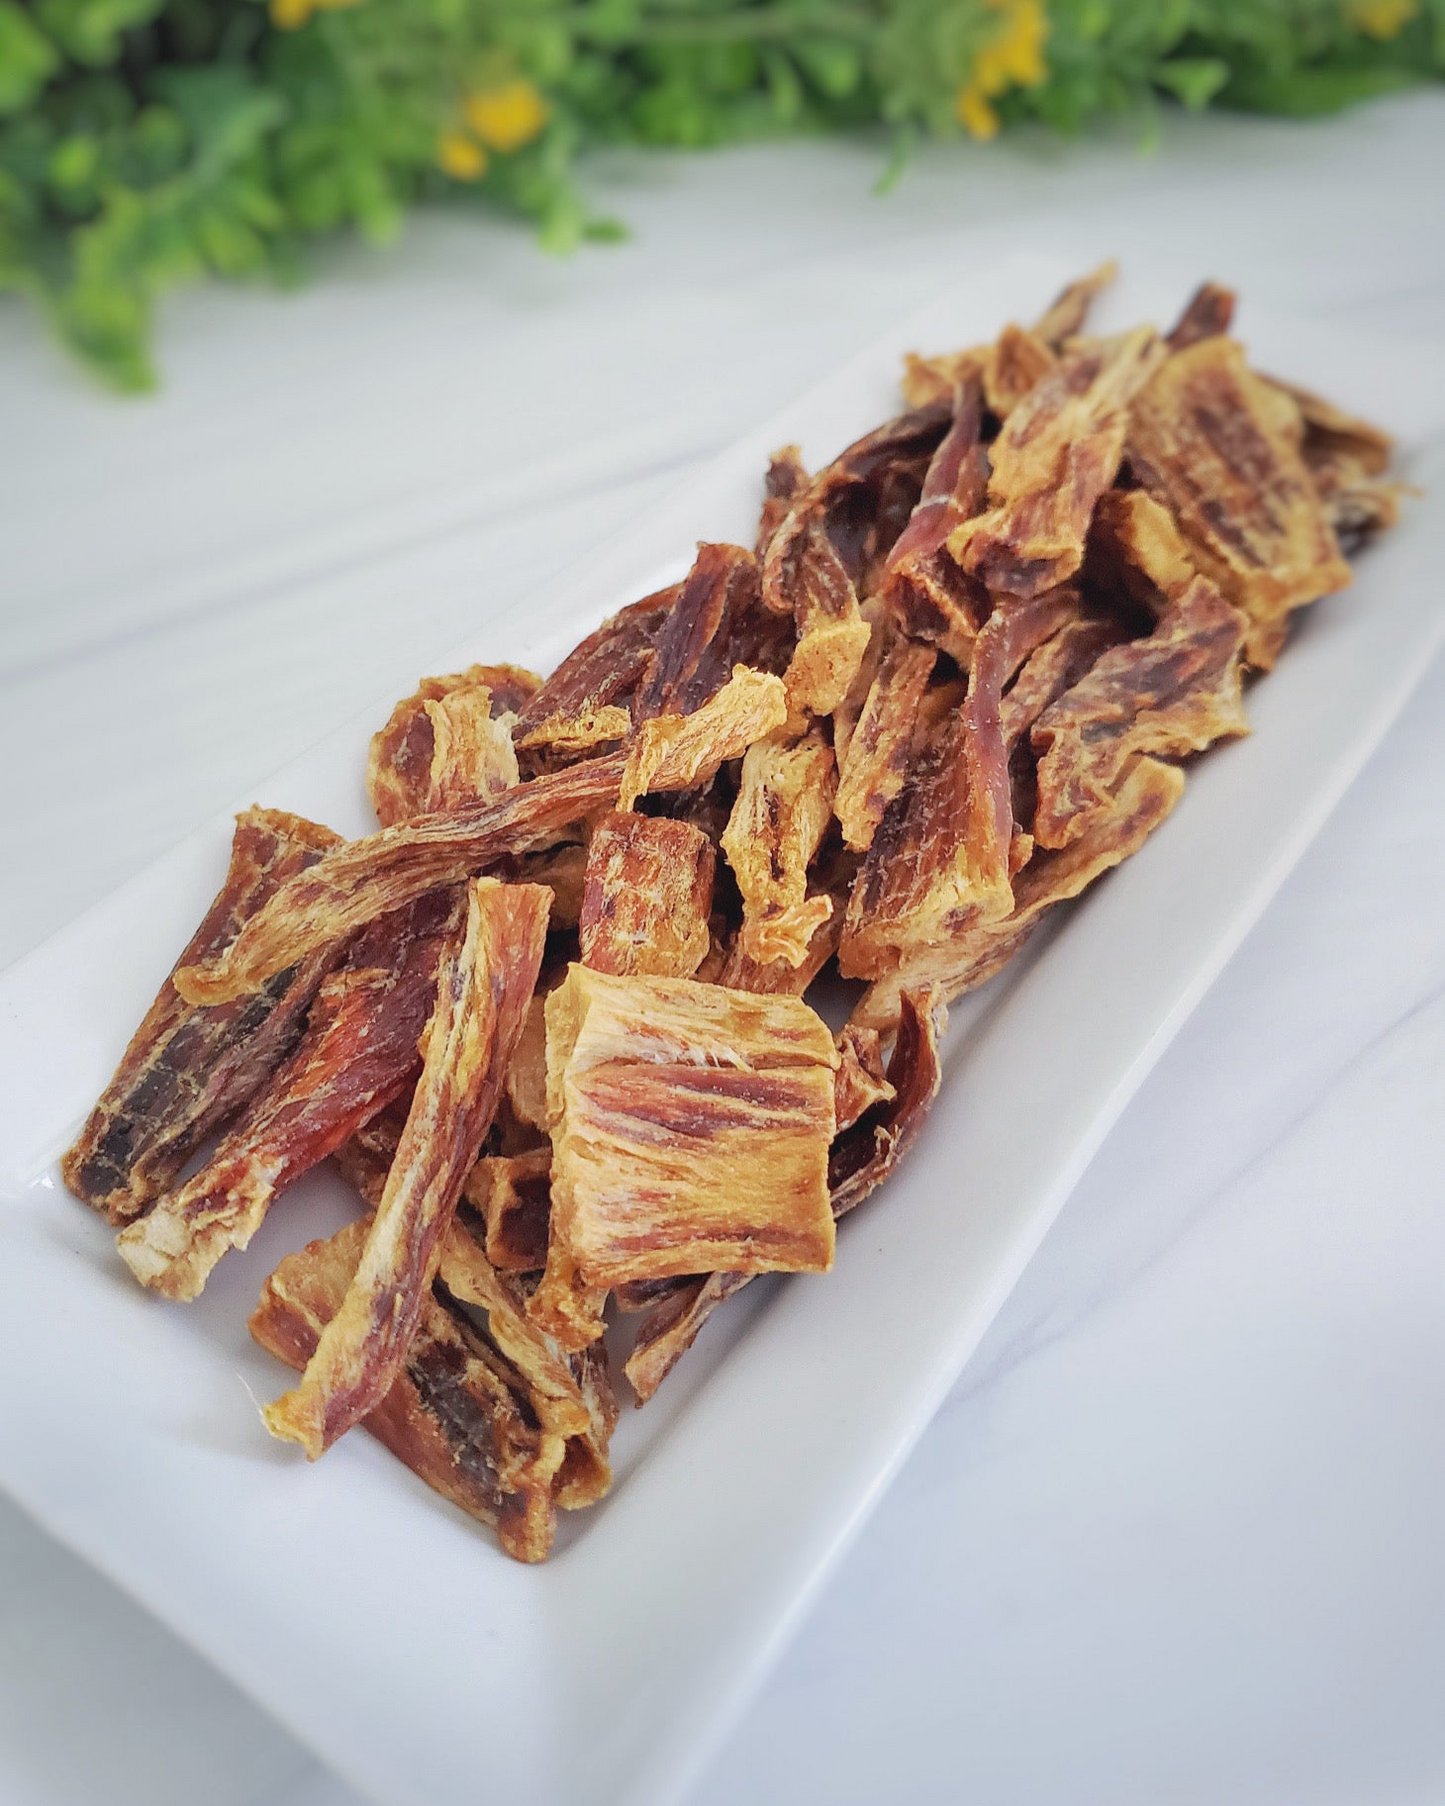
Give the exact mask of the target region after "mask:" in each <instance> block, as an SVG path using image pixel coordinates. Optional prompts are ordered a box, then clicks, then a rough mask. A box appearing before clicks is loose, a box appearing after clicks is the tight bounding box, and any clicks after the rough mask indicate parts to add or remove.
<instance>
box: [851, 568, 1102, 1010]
mask: <svg viewBox="0 0 1445 1806" xmlns="http://www.w3.org/2000/svg"><path fill="white" fill-rule="evenodd" d="M1077 609H1078V599H1077V597H1076V596H1075V595H1074V593H1073V592H1072V591H1070V590H1067V589H1065V590H1060V591H1057V592H1054V593H1053V594H1049V595H1045V596H1041V597H1038V598H1036V599H1035V600H1033V601H1030V602H1019V601H1014V602H1011V603H1010V604H1009V606H1008V607H1006V608H1000V609H999V610H998V611H997V612H996V613H995V614H994V616H993V617H992V618H991V619H990V620H989V622H988V623H987V625H986V626H985V627H984V629H983V631H982V632H981V633H980V635H979V638H978V645H977V648H976V650H975V654H974V660H973V667H972V670H971V672H970V674H969V683H968V695H967V699H966V701H965V702H964V705H963V707H962V708H961V709H959V710H957V711H956V712H955V713H953V714H951V715H948V716H946V717H945V718H944V720H943V722H942V724H941V726H940V728H939V730H938V731H937V732H936V734H935V736H934V738H933V739H932V740H931V741H930V742H929V743H928V744H927V745H925V746H924V748H923V750H922V751H921V752H920V753H919V755H918V756H917V758H916V759H915V760H914V763H913V767H912V769H911V770H910V773H909V777H908V780H907V782H906V784H905V786H904V788H903V790H902V791H901V792H900V793H899V795H898V796H897V797H896V798H895V799H894V800H893V802H892V803H891V804H890V805H889V806H888V809H887V811H886V812H885V814H884V816H883V820H882V822H881V823H880V824H879V826H878V830H877V832H876V833H875V834H874V836H873V841H872V844H871V845H870V847H869V849H868V854H867V857H866V859H865V860H864V862H863V869H862V871H861V872H860V873H859V876H858V881H857V883H856V884H855V885H854V887H853V894H852V896H851V898H850V899H849V903H848V915H847V920H846V922H845V923H844V927H843V938H842V942H841V945H840V947H839V956H838V957H839V966H840V968H841V970H842V971H843V973H844V975H845V976H846V977H849V978H874V977H877V976H879V975H880V974H881V973H882V972H883V971H885V970H887V969H888V968H889V967H891V966H892V965H893V964H894V963H895V962H896V959H897V957H898V955H899V953H900V951H901V950H902V949H904V948H907V947H909V946H916V945H921V944H925V943H927V942H928V941H930V940H932V939H933V938H935V937H936V936H937V935H938V934H939V933H941V932H942V929H943V924H944V923H945V922H946V921H947V920H948V919H949V918H950V917H952V916H954V915H956V914H957V913H958V912H959V911H960V910H967V909H978V910H981V911H982V912H983V914H984V915H985V916H986V917H987V918H989V919H993V918H996V917H1001V916H1005V915H1007V914H1008V912H1009V910H1010V909H1011V908H1012V906H1013V893H1012V891H1011V889H1010V883H1009V880H1010V860H1009V853H1010V847H1011V844H1012V841H1013V827H1014V823H1013V795H1012V787H1011V783H1010V775H1009V758H1008V749H1007V747H1006V746H1005V744H1004V738H1003V730H1002V726H1001V719H1000V711H1001V708H1002V699H1003V691H1004V687H1005V685H1006V684H1007V683H1008V681H1009V680H1010V679H1011V678H1012V677H1013V676H1014V674H1015V673H1016V672H1017V670H1018V668H1019V666H1020V665H1021V664H1022V663H1023V662H1024V660H1025V659H1026V658H1027V657H1028V655H1029V654H1030V653H1031V652H1032V651H1033V650H1034V648H1035V647H1036V646H1038V645H1040V644H1042V643H1043V641H1044V640H1046V639H1047V638H1049V636H1050V635H1051V634H1053V633H1055V632H1057V630H1058V629H1059V628H1060V627H1061V626H1062V625H1063V624H1064V622H1065V621H1067V620H1070V619H1072V618H1073V617H1074V616H1075V614H1076V613H1077Z"/></svg>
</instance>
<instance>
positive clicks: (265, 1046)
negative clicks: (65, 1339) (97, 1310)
mask: <svg viewBox="0 0 1445 1806" xmlns="http://www.w3.org/2000/svg"><path fill="white" fill-rule="evenodd" d="M339 844H340V836H339V835H336V834H333V833H332V832H331V830H330V829H329V828H322V827H318V826H317V824H316V823H315V822H309V821H305V820H303V819H302V817H300V816H299V815H288V814H286V813H285V812H284V811H282V810H279V809H248V810H246V811H245V813H244V814H242V815H239V816H238V817H237V818H236V832H235V835H234V837H233V839H232V842H231V860H230V866H229V868H228V870H227V872H226V879H225V882H224V884H223V885H222V886H221V889H220V891H219V893H218V894H217V896H216V899H215V901H214V902H213V903H212V904H211V907H210V908H209V909H208V910H207V912H206V915H205V917H204V919H203V920H202V922H201V925H200V927H199V928H197V930H196V932H195V934H194V935H193V936H192V937H191V939H190V942H189V943H188V944H187V946H186V949H185V951H184V952H183V953H182V954H181V956H180V958H179V959H178V960H177V962H176V965H175V968H174V969H173V970H172V972H171V975H170V977H168V978H167V979H166V981H165V983H164V984H163V985H162V986H161V988H160V990H159V992H158V993H157V995H156V999H155V1002H154V1003H152V1005H151V1007H150V1009H149V1010H148V1011H147V1012H146V1015H145V1019H144V1020H143V1021H142V1023H141V1025H140V1027H139V1028H138V1029H137V1030H136V1032H135V1034H134V1035H133V1036H132V1037H131V1041H130V1045H129V1046H128V1047H127V1048H126V1050H125V1053H124V1054H123V1055H122V1056H121V1061H120V1064H119V1066H118V1067H117V1068H116V1071H115V1076H114V1077H113V1078H112V1079H111V1081H110V1083H109V1084H108V1085H107V1086H106V1088H105V1090H104V1091H103V1092H102V1093H101V1096H100V1100H99V1102H98V1103H97V1104H96V1106H95V1108H94V1109H93V1110H92V1111H91V1113H90V1115H89V1117H88V1118H87V1119H86V1123H85V1126H84V1128H83V1129H82V1130H81V1132H80V1134H79V1136H77V1138H76V1140H75V1143H74V1145H73V1146H72V1147H71V1148H70V1149H69V1151H68V1152H67V1153H66V1154H65V1156H64V1157H63V1159H62V1160H61V1163H60V1170H61V1174H62V1176H63V1178H64V1180H65V1183H66V1184H67V1185H68V1186H69V1188H70V1189H71V1191H72V1192H74V1193H75V1195H76V1197H78V1198H83V1199H84V1200H85V1202H86V1203H87V1204H89V1205H91V1206H92V1207H93V1208H94V1209H95V1210H98V1211H99V1212H100V1214H101V1215H102V1216H103V1217H104V1218H105V1219H106V1221H107V1222H109V1223H113V1224H116V1225H119V1224H122V1223H127V1222H129V1221H130V1220H131V1219H132V1218H134V1217H136V1216H139V1215H140V1214H141V1212H142V1211H143V1210H145V1209H146V1207H147V1206H148V1205H149V1204H150V1202H151V1201H152V1199H154V1198H156V1197H158V1196H159V1195H160V1194H161V1192H163V1191H164V1190H165V1189H166V1187H167V1186H168V1185H169V1184H170V1183H171V1182H172V1181H173V1180H174V1179H175V1178H176V1176H177V1175H178V1174H179V1172H180V1171H181V1168H182V1167H183V1166H184V1165H185V1164H186V1161H187V1160H188V1159H189V1158H190V1156H191V1155H192V1154H193V1153H194V1152H195V1151H196V1150H197V1148H199V1147H200V1146H201V1145H202V1144H203V1143H204V1142H205V1141H206V1140H208V1139H209V1138H210V1137H211V1136H212V1135H214V1134H215V1133H216V1132H217V1131H218V1130H221V1129H224V1128H225V1127H226V1126H227V1124H228V1123H230V1122H231V1121H232V1120H233V1119H234V1118H235V1116H236V1115H237V1114H238V1113H239V1111H240V1110H241V1109H243V1108H244V1106H245V1105H246V1103H247V1102H248V1101H249V1100H250V1099H251V1098H252V1097H253V1096H254V1095H255V1093H256V1092H257V1091H258V1090H259V1088H260V1087H261V1086H262V1085H264V1084H265V1082H266V1080H267V1079H268V1078H269V1077H270V1075H271V1074H272V1072H274V1071H275V1069H276V1067H277V1066H279V1065H280V1063H281V1061H282V1060H283V1059H284V1058H285V1057H286V1055H287V1054H288V1053H289V1052H290V1050H291V1047H292V1045H293V1044H294V1043H295V1041H296V1039H297V1037H298V1036H299V1035H300V1033H301V1028H302V1024H303V1022H304V1020H305V1015H306V1010H307V1007H308V1005H309V1004H310V1002H311V999H312V997H313V996H314V995H315V992H316V987H317V986H318V985H319V984H320V982H321V980H322V978H323V977H324V976H325V973H326V969H327V966H328V964H329V963H330V957H329V956H328V955H327V954H325V953H322V952H318V951H317V950H315V949H311V948H307V949H305V950H304V955H310V957H305V956H304V955H301V954H298V955H297V956H295V960H294V961H293V960H286V961H282V962H279V964H280V965H282V966H285V967H286V968H288V969H286V970H277V969H275V968H273V969H272V971H271V972H268V973H267V974H266V975H265V976H266V978H267V979H268V981H269V982H268V983H266V984H265V986H264V987H263V988H260V989H258V990H257V991H256V992H255V994H254V995H252V996H250V997H247V998H244V999H241V1000H237V1001H234V1002H232V1001H227V1002H223V1003H220V1004H218V1005H215V1006H213V1007H211V1008H197V1007H196V1006H195V1005H194V1004H192V1003H189V1002H187V1001H186V1000H185V999H184V998H183V997H182V996H181V995H180V993H179V992H178V991H177V990H176V987H175V984H174V979H175V974H176V972H177V971H179V970H180V969H181V968H182V967H185V966H190V965H193V964H195V963H196V962H198V961H204V960H212V959H215V958H217V957H219V956H221V955H223V954H224V953H225V952H226V950H227V949H228V948H229V947H230V946H232V945H233V944H234V942H235V940H236V938H237V936H238V934H239V933H240V932H241V931H242V929H243V928H244V925H245V924H246V923H247V922H248V921H251V920H253V919H254V918H255V916H256V915H257V913H258V912H259V911H260V910H261V909H262V908H263V907H264V905H265V904H266V902H267V901H268V900H269V899H270V898H271V897H272V896H274V895H275V893H276V892H277V891H278V890H279V889H280V888H281V887H282V886H283V885H284V884H285V882H286V880H287V879H288V878H290V877H292V876H293V875H295V874H296V873H299V872H302V871H304V870H305V869H306V868H307V867H308V866H311V865H314V864H315V863H316V862H317V860H318V859H320V857H321V856H322V854H323V853H325V852H326V851H327V850H328V849H329V848H331V847H335V846H338V845H339Z"/></svg>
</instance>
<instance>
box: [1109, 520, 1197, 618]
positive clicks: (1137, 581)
mask: <svg viewBox="0 0 1445 1806" xmlns="http://www.w3.org/2000/svg"><path fill="white" fill-rule="evenodd" d="M1085 574H1086V576H1087V577H1088V578H1089V579H1091V580H1092V582H1093V583H1094V586H1095V587H1096V588H1097V589H1099V590H1102V591H1103V592H1104V593H1106V594H1115V595H1121V596H1125V597H1128V598H1129V600H1130V601H1133V602H1136V603H1138V604H1139V605H1140V606H1141V607H1143V608H1147V609H1149V610H1150V612H1151V613H1153V614H1155V615H1161V614H1163V612H1164V610H1165V609H1166V608H1167V607H1168V605H1169V603H1170V602H1171V601H1172V600H1174V599H1175V598H1176V597H1178V596H1179V595H1181V594H1182V593H1183V592H1184V590H1185V589H1187V588H1188V586H1189V584H1190V582H1191V581H1192V579H1193V578H1194V577H1195V575H1196V572H1195V569H1194V562H1193V560H1192V559H1191V558H1190V556H1189V547H1188V545H1187V544H1186V543H1185V540H1184V536H1183V534H1182V533H1181V532H1180V531H1179V528H1178V527H1177V526H1176V525H1175V522H1174V516H1173V515H1172V514H1171V513H1170V512H1169V510H1168V509H1167V508H1165V507H1164V506H1163V505H1162V504H1161V503H1159V502H1156V501H1155V499H1154V497H1153V496H1152V495H1150V494H1149V492H1148V491H1147V490H1145V489H1111V490H1109V491H1108V492H1107V493H1106V494H1104V495H1101V496H1100V497H1099V504H1098V506H1097V507H1096V508H1095V510H1094V519H1093V523H1092V525H1091V526H1090V528H1089V551H1088V559H1087V562H1086V565H1085Z"/></svg>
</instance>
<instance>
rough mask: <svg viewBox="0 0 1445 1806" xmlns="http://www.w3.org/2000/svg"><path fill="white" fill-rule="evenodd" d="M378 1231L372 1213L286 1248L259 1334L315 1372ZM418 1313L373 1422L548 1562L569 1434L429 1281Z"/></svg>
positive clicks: (461, 1502)
mask: <svg viewBox="0 0 1445 1806" xmlns="http://www.w3.org/2000/svg"><path fill="white" fill-rule="evenodd" d="M367 1228H368V1225H367V1223H366V1222H365V1221H364V1220H363V1221H359V1222H356V1223H349V1224H347V1226H346V1228H344V1229H342V1230H341V1231H339V1233H338V1234H336V1235H334V1236H332V1237H331V1238H330V1239H329V1240H327V1241H318V1242H312V1243H310V1244H309V1246H307V1247H306V1248H303V1249H301V1250H300V1251H299V1252H298V1253H296V1254H289V1255H287V1256H286V1258H285V1259H284V1260H283V1261H282V1262H281V1264H280V1265H279V1266H278V1267H277V1269H276V1271H275V1272H274V1273H273V1274H272V1275H271V1277H270V1278H269V1279H268V1280H267V1281H266V1284H265V1287H264V1289H263V1290H262V1293H261V1301H260V1303H259V1304H258V1305H257V1306H256V1309H255V1311H254V1313H253V1314H252V1317H251V1321H250V1329H251V1334H252V1335H253V1336H254V1337H255V1339H256V1341H257V1342H259V1343H260V1345H261V1346H262V1348H264V1349H266V1350H267V1351H268V1352H269V1353H271V1354H273V1355H275V1356H276V1357H277V1358H278V1359H279V1360H281V1361H284V1362H285V1363H286V1365H287V1366H288V1367H293V1368H296V1369H298V1370H300V1369H304V1368H306V1367H307V1366H309V1364H310V1363H311V1361H312V1360H313V1359H314V1358H315V1354H316V1350H317V1347H318V1345H319V1344H320V1342H321V1340H322V1338H323V1336H324V1334H325V1332H326V1328H327V1326H328V1325H329V1324H330V1323H331V1322H332V1321H334V1319H335V1318H336V1315H337V1313H338V1312H339V1311H340V1310H341V1309H342V1307H343V1301H344V1299H345V1298H346V1296H347V1294H348V1292H349V1290H350V1287H351V1285H352V1282H353V1280H354V1278H355V1274H356V1270H357V1266H358V1263H359V1261H360V1259H361V1255H362V1250H363V1247H364V1245H365V1242H366V1236H367ZM416 1317H417V1324H416V1332H415V1334H414V1336H413V1337H412V1339H411V1344H410V1347H409V1348H408V1349H407V1350H406V1351H405V1358H404V1359H403V1361H402V1362H401V1365H400V1367H399V1370H398V1372H397V1374H396V1377H395V1378H394V1379H393V1380H392V1382H391V1385H390V1387H389V1388H388V1389H387V1391H386V1392H385V1393H384V1394H383V1396H382V1397H381V1398H380V1399H379V1400H378V1401H377V1403H376V1404H375V1405H374V1406H373V1408H372V1409H371V1411H370V1412H369V1413H368V1414H367V1416H366V1417H365V1418H364V1419H363V1423H364V1425H365V1427H366V1428H367V1429H368V1430H369V1431H370V1432H371V1434H372V1435H373V1436H375V1437H376V1438H377V1440H378V1441H379V1442H381V1443H383V1444H384V1445H385V1446H386V1447H387V1448H388V1449H390V1450H391V1452H392V1454H393V1455H395V1456H396V1457H397V1459H398V1460H399V1461H402V1462H404V1463H405V1464H406V1466H407V1467H409V1468H410V1469H411V1470H412V1472H413V1473H414V1474H416V1475H417V1476H418V1477H419V1478H420V1479H422V1480H424V1481H425V1482H426V1484H427V1485H428V1486H430V1487H431V1488H432V1489H433V1491H435V1492H439V1493H440V1494H441V1495H442V1497H443V1498H446V1499H450V1500H451V1502H452V1503H453V1504H454V1505H458V1506H460V1507H461V1509H462V1510H463V1511H465V1512H466V1513H467V1514H468V1515H469V1516H471V1517H474V1518H476V1519H478V1520H479V1521H480V1522H482V1523H484V1524H492V1525H495V1526H496V1530H497V1536H498V1540H499V1541H500V1543H501V1545H502V1547H503V1548H504V1549H505V1550H506V1552H507V1553H508V1554H509V1555H511V1556H514V1557H515V1558H516V1559H517V1560H518V1561H542V1560H544V1559H545V1558H546V1556H547V1555H548V1553H549V1552H550V1550H551V1546H552V1534H553V1527H554V1515H553V1486H554V1484H555V1481H556V1476H557V1472H558V1469H559V1466H560V1463H561V1461H562V1459H563V1456H564V1453H565V1448H564V1444H563V1442H562V1440H561V1439H560V1438H558V1437H557V1436H555V1435H550V1434H548V1433H546V1432H545V1431H544V1430H543V1428H542V1427H541V1426H540V1425H539V1423H538V1420H537V1417H536V1415H535V1414H534V1412H533V1409H532V1405H531V1401H530V1398H529V1396H528V1392H527V1388H526V1386H525V1383H524V1382H523V1380H522V1377H521V1375H520V1374H519V1373H518V1372H517V1371H516V1369H515V1368H514V1367H513V1366H512V1364H511V1363H510V1362H509V1361H507V1360H505V1359H504V1358H503V1357H502V1356H501V1355H500V1354H499V1353H498V1352H497V1351H496V1350H495V1349H493V1348H491V1347H489V1345H488V1344H487V1342H486V1341H485V1340H484V1339H483V1338H482V1337H481V1336H480V1335H478V1334H477V1333H476V1332H475V1331H474V1330H473V1329H472V1328H471V1326H470V1325H469V1324H468V1323H466V1322H465V1321H464V1320H463V1319H462V1318H461V1317H460V1315H458V1314H455V1313H453V1312H452V1311H450V1310H448V1309H447V1308H446V1306H445V1305H444V1304H443V1303H442V1302H441V1301H440V1300H439V1299H438V1298H437V1297H435V1296H434V1295H433V1293H432V1291H431V1289H430V1287H428V1288H427V1289H426V1290H425V1293H424V1295H423V1297H422V1298H421V1300H420V1303H419V1308H418V1310H417V1313H416Z"/></svg>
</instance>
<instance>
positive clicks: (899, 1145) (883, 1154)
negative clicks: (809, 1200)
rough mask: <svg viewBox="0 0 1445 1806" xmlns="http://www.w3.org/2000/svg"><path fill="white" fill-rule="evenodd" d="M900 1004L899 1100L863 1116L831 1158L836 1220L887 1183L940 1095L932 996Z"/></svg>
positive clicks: (893, 1080)
mask: <svg viewBox="0 0 1445 1806" xmlns="http://www.w3.org/2000/svg"><path fill="white" fill-rule="evenodd" d="M899 1002H900V1005H901V1009H900V1014H899V1018H898V1035H897V1039H896V1040H895V1041H894V1043H893V1052H892V1054H891V1055H890V1056H889V1060H888V1081H889V1083H890V1084H891V1085H892V1086H893V1089H894V1093H895V1095H894V1096H893V1097H891V1098H889V1099H888V1100H887V1102H886V1103H881V1104H875V1105H874V1107H873V1108H872V1109H871V1110H867V1111H865V1112H864V1114H863V1115H862V1116H860V1117H859V1119H858V1121H857V1122H856V1123H855V1124H854V1125H853V1127H852V1128H851V1129H849V1130H848V1131H847V1133H846V1134H844V1135H840V1136H839V1137H838V1139H837V1140H836V1141H835V1142H834V1143H833V1148H832V1151H831V1153H830V1154H829V1156H828V1189H829V1191H830V1192H831V1193H832V1197H833V1215H834V1216H835V1217H841V1216H846V1215H847V1213H848V1212H849V1211H850V1210H852V1209H854V1207H855V1206H857V1205H859V1204H861V1203H862V1202H863V1200H864V1199H865V1198H866V1197H867V1196H868V1194H869V1193H870V1192H871V1191H874V1190H876V1188H877V1187H878V1186H880V1185H881V1184H882V1183H883V1181H884V1180H885V1179H886V1178H887V1177H888V1175H889V1174H890V1173H891V1172H892V1171H893V1169H894V1168H895V1167H896V1166H897V1165H898V1163H899V1161H900V1160H902V1158H903V1156H904V1155H905V1154H906V1153H907V1152H908V1150H909V1149H910V1148H911V1147H912V1146H913V1144H914V1142H915V1141H916V1140H917V1138H918V1134H919V1131H920V1130H921V1129H922V1127H923V1124H924V1120H925V1118H926V1117H927V1115H928V1112H929V1109H930V1107H931V1106H932V1103H933V1100H934V1098H936V1097H937V1096H938V1086H939V1081H940V1079H941V1077H942V1069H941V1068H940V1066H939V1062H938V1028H937V1023H936V1020H935V998H934V994H933V993H932V992H931V991H904V992H903V993H902V995H901V997H900V999H899Z"/></svg>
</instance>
